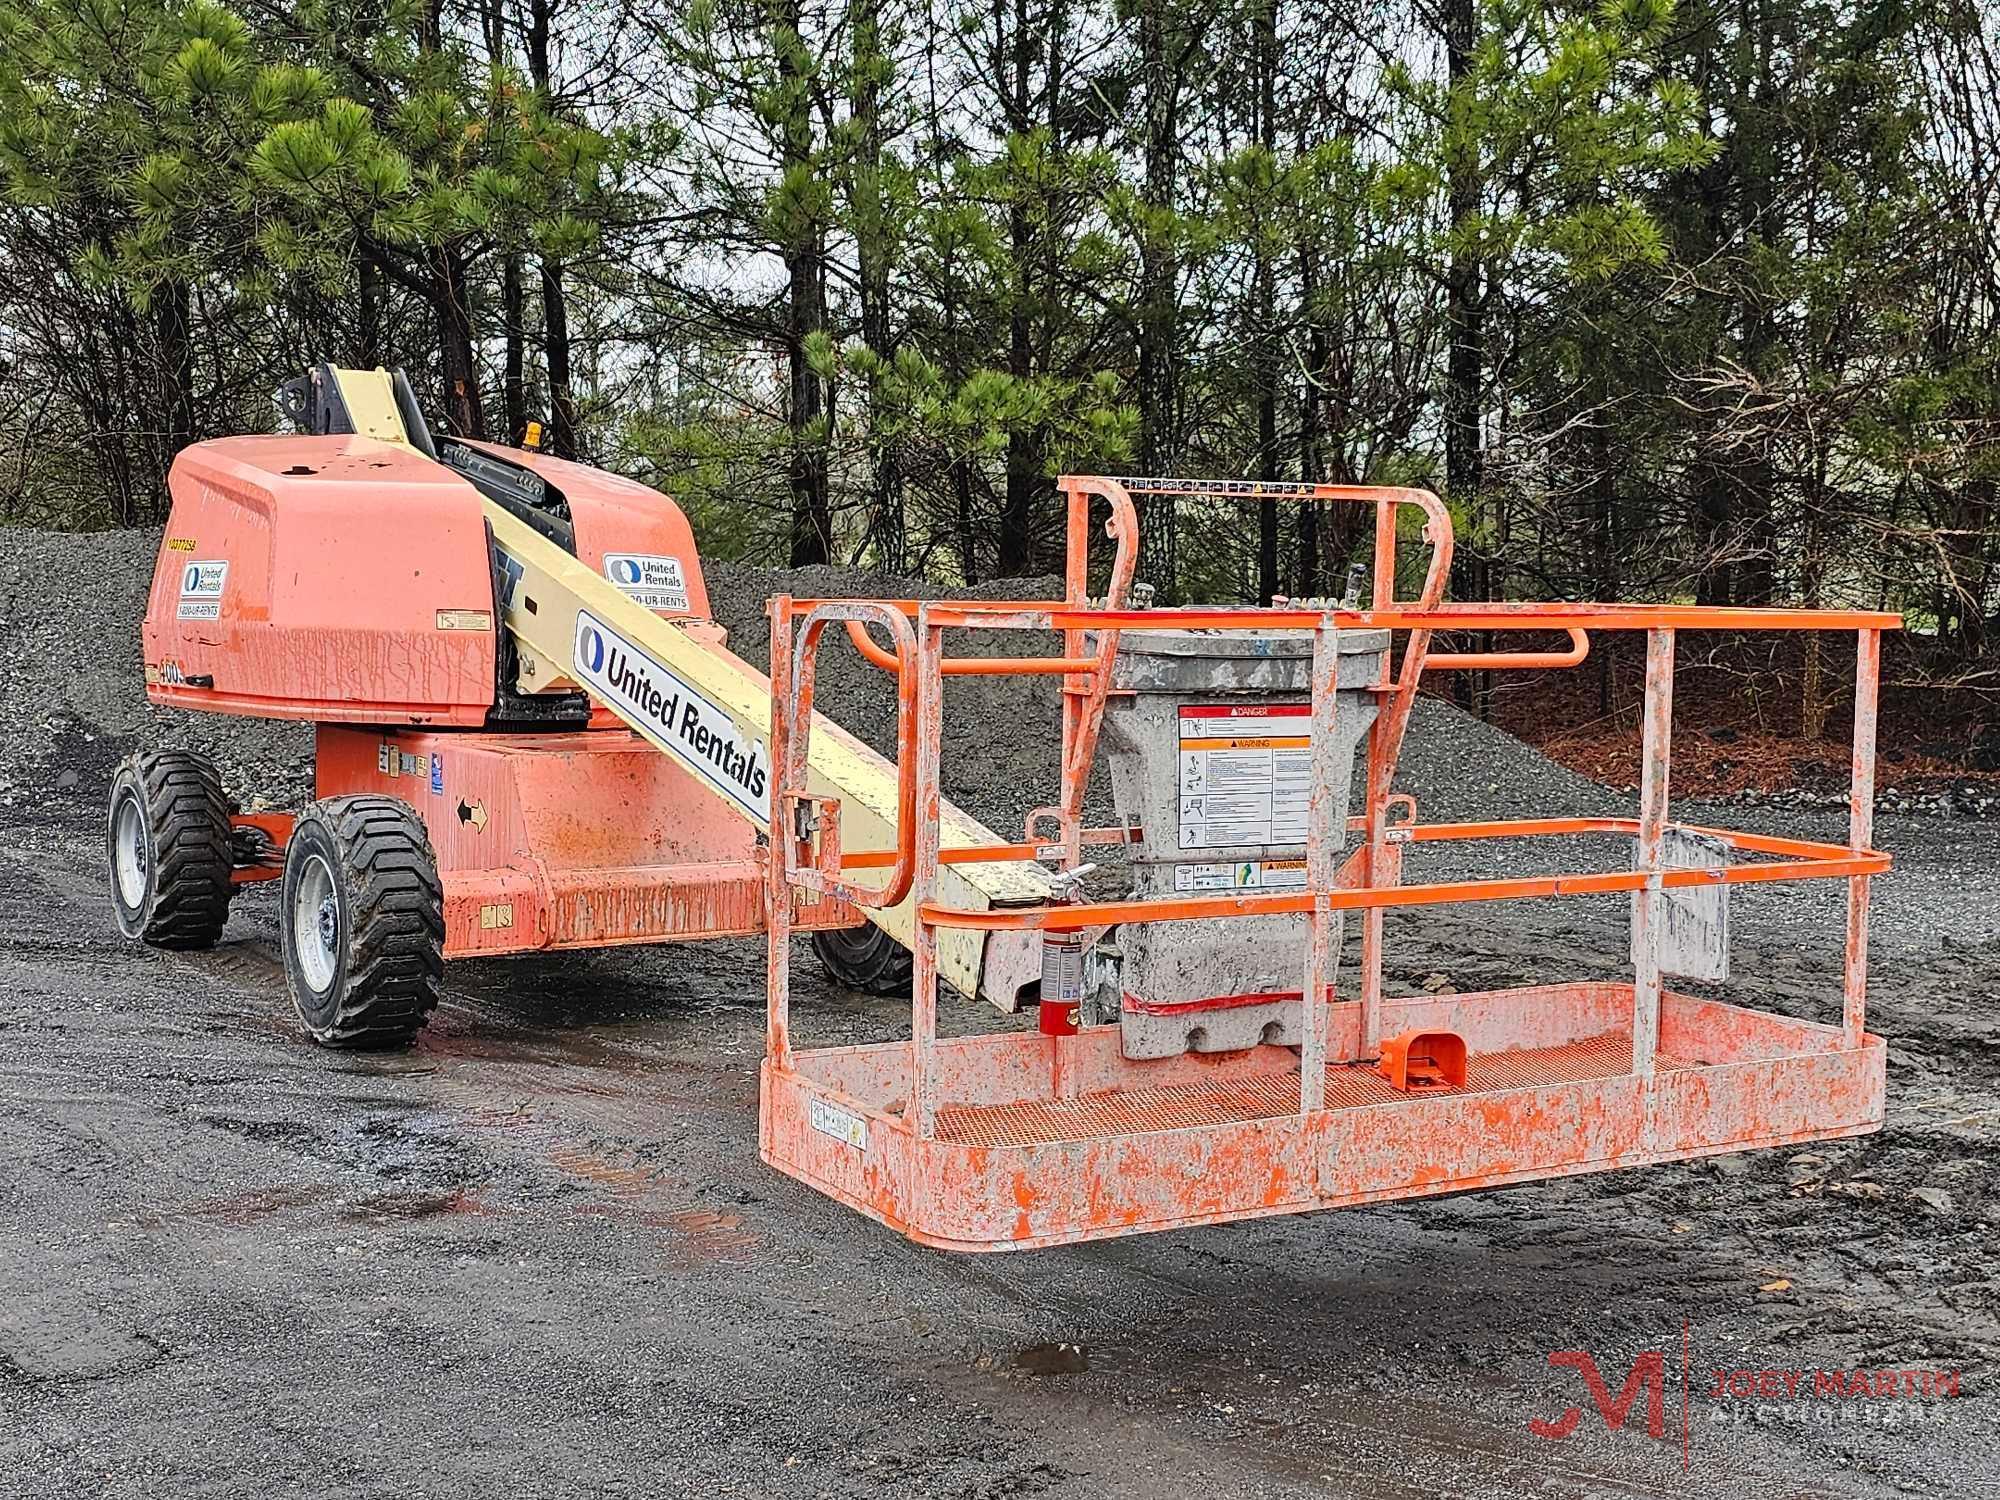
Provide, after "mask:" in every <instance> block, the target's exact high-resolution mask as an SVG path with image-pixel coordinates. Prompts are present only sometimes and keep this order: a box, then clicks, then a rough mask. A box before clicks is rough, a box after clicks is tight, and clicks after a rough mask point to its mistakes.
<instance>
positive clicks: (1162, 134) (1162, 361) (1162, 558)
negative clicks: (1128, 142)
mask: <svg viewBox="0 0 2000 1500" xmlns="http://www.w3.org/2000/svg"><path fill="white" fill-rule="evenodd" d="M1165 9H1166V0H1140V5H1139V66H1140V76H1141V81H1142V86H1143V88H1144V93H1145V97H1144V100H1143V102H1142V103H1141V106H1140V107H1141V109H1142V110H1143V111H1144V117H1145V149H1144V156H1145V178H1146V180H1145V202H1146V206H1147V207H1148V208H1149V209H1152V210H1154V211H1155V212H1162V211H1163V212H1166V213H1172V212H1173V211H1174V208H1175V204H1176V202H1177V199H1178V191H1177V189H1178V182H1177V177H1178V173H1177V167H1178V165H1179V155H1178V153H1179V151H1180V141H1179V140H1178V139H1177V137H1178V134H1179V116H1180V107H1179V105H1180V99H1179V94H1180V80H1179V78H1178V77H1177V76H1176V74H1177V69H1176V68H1175V66H1174V61H1173V59H1172V58H1171V56H1170V55H1169V38H1168V33H1167V24H1166V16H1165ZM1178 280H1179V264H1178V258H1177V257H1176V255H1175V253H1174V246H1173V243H1172V241H1171V240H1170V239H1166V238H1163V237H1161V236H1160V235H1158V234H1157V233H1155V232H1154V231H1153V230H1152V229H1151V228H1145V229H1142V230H1141V232H1140V239H1139V286H1138V304H1139V305H1138V324H1139V328H1138V334H1139V339H1138V342H1139V350H1138V354H1139V359H1138V364H1139V390H1138V396H1139V468H1140V471H1141V472H1142V473H1144V474H1148V475H1157V476H1170V475H1172V474H1174V472H1175V470H1176V469H1177V468H1178V466H1179V457H1180V456H1179V452H1178V442H1177V431H1176V427H1177V420H1178V411H1177V408H1178V406H1179V401H1180V391H1179V380H1178V378H1177V376H1178V371H1177V369H1176V366H1175V358H1176V354H1177V348H1176V345H1177V343H1178V327H1177V322H1178V315H1177V308H1176V306H1175V294H1176V292H1177V290H1178V287H1177V282H1178ZM1140 545H1141V556H1140V569H1141V571H1142V573H1143V574H1144V575H1145V577H1146V578H1147V579H1148V580H1149V581H1151V582H1152V583H1153V584H1154V585H1155V586H1157V587H1158V588H1159V590H1160V591H1161V594H1162V596H1163V597H1164V598H1167V599H1175V598H1178V597H1179V590H1178V588H1177V584H1176V575H1177V573H1178V571H1179V569H1178V566H1177V561H1178V560H1177V558H1176V556H1175V551H1176V548H1175V535H1174V502H1173V500H1172V499H1171V498H1169V497H1166V496H1155V497H1153V498H1152V500H1151V501H1150V502H1149V503H1148V504H1147V506H1146V510H1145V513H1144V516H1143V523H1142V525H1141V527H1140Z"/></svg>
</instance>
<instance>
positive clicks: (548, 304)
mask: <svg viewBox="0 0 2000 1500" xmlns="http://www.w3.org/2000/svg"><path fill="white" fill-rule="evenodd" d="M554 12H555V0H528V23H527V25H526V27H525V28H523V40H524V41H525V42H526V45H527V53H528V78H529V81H530V82H532V83H533V84H534V86H535V89H536V92H538V93H539V94H540V95H541V96H542V100H543V103H544V104H545V105H546V106H547V107H549V108H550V109H553V108H554V107H555V91H554V83H553V81H552V80H553V72H552V69H551V68H550V65H549V24H550V20H551V18H552V17H553V15H554ZM540 270H541V283H542V358H543V361H544V362H545V363H546V364H547V366H548V372H549V430H548V436H547V440H546V445H547V448H548V451H549V452H551V453H553V454H554V455H555V456H556V457H557V458H569V459H574V458H576V457H577V456H578V452H577V441H576V392H575V388H574V386H573V385H572V383H571V380H570V349H569V301H568V298H567V296H566V294H565V292H564V289H563V264H562V262H561V261H559V260H556V259H555V258H554V257H552V256H547V255H544V256H542V257H541V266H540Z"/></svg>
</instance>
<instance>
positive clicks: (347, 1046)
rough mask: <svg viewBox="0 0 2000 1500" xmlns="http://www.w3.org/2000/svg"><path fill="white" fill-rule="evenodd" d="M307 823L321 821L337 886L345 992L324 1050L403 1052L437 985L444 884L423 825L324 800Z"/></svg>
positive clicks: (382, 800) (371, 800) (404, 809)
mask: <svg viewBox="0 0 2000 1500" xmlns="http://www.w3.org/2000/svg"><path fill="white" fill-rule="evenodd" d="M307 816H308V817H314V818H318V819H319V820H320V821H322V822H324V823H325V824H326V826H327V828H328V830H329V832H330V833H331V834H332V841H333V845H334V848H335V850H337V851H338V853H339V858H340V866H341V868H340V870H339V872H338V874H339V878H340V879H341V881H342V883H343V885H344V886H345V888H346V890H347V892H348V894H349V901H348V906H347V925H346V936H347V955H346V960H347V961H346V967H345V971H344V979H345V984H344V986H343V989H342V993H341V996H340V1000H339V1004H338V1006H337V1008H336V1010H335V1014H334V1017H333V1021H332V1024H331V1025H329V1026H328V1027H326V1028H325V1029H324V1030H321V1031H316V1032H315V1033H314V1039H315V1040H316V1041H318V1042H320V1043H321V1044H322V1045H324V1046H328V1047H337V1048H341V1049H343V1050H349V1051H387V1050H393V1049H400V1048H404V1047H408V1046H409V1045H410V1044H411V1043H413V1042H414V1041H415V1040H416V1037H417V1033H418V1032H420V1031H421V1030H423V1028H424V1024H425V1022H427V1021H428V1020H429V1019H430V1016H431V1012H432V1011H433V1010H435V1009H436V1008H437V1003H438V997H439V995H440V993H441V992H442V988H443V983H444V885H443V882H442V881H441V880H440V879H439V878H438V872H437V858H436V855H435V854H434V853H433V852H432V849H431V841H430V835H429V834H428V833H427V832H426V831H425V829H424V824H423V819H421V818H419V817H418V816H417V814H416V810H415V809H414V808H412V807H411V806H410V805H409V804H408V803H407V802H402V801H399V800H398V799H396V798H394V797H381V796H369V795H356V796H349V797H330V798H327V799H326V800H325V801H322V802H319V803H316V804H314V806H313V808H312V809H311V810H310V811H309V812H308V814H307Z"/></svg>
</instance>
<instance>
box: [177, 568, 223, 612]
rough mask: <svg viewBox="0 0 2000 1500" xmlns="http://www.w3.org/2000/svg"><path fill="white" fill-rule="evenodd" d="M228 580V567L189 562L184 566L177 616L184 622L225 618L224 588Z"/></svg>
mask: <svg viewBox="0 0 2000 1500" xmlns="http://www.w3.org/2000/svg"><path fill="white" fill-rule="evenodd" d="M228 581H229V564H228V563H227V562H224V561H221V560H219V559H218V560H216V561H214V562H189V563H182V564H181V603H180V608H179V609H178V610H176V611H175V612H174V613H175V615H176V617H178V618H179V619H183V620H219V619H221V618H222V587H223V585H224V584H225V583H227V582H228Z"/></svg>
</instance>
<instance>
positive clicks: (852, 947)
mask: <svg viewBox="0 0 2000 1500" xmlns="http://www.w3.org/2000/svg"><path fill="white" fill-rule="evenodd" d="M812 945H813V952H814V953H816V954H818V955H819V961H820V962H821V963H822V964H824V965H825V966H826V972H827V973H828V974H830V975H832V976H833V979H834V982H835V983H836V984H842V985H845V986H846V987H847V988H848V989H850V990H859V991H860V992H861V993H862V994H864V995H886V996H889V997H891V998H895V997H897V996H902V997H904V998H908V996H909V993H910V980H911V977H912V976H913V975H914V974H915V972H916V966H917V956H916V955H915V954H914V953H912V952H910V950H909V949H908V948H905V947H904V946H903V945H902V944H901V943H899V942H897V941H896V940H895V939H894V938H892V937H890V936H889V934H888V933H886V932H884V931H883V930H882V929H881V928H879V927H877V926H876V925H875V924H874V923H873V922H863V923H862V924H861V925H860V926H859V927H839V928H831V929H828V930H826V931H823V932H815V933H814V934H813V935H812Z"/></svg>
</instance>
